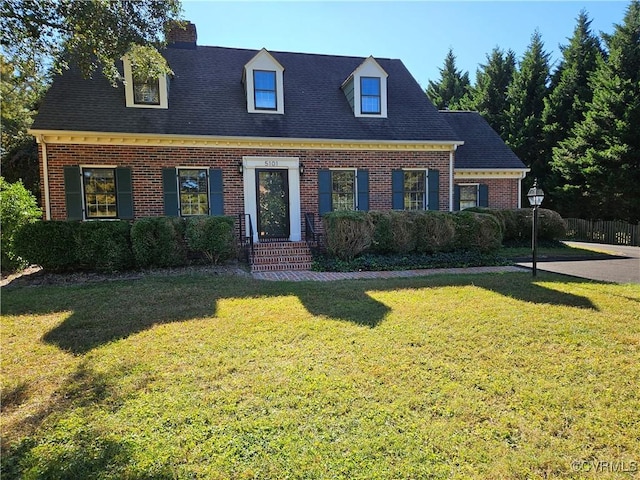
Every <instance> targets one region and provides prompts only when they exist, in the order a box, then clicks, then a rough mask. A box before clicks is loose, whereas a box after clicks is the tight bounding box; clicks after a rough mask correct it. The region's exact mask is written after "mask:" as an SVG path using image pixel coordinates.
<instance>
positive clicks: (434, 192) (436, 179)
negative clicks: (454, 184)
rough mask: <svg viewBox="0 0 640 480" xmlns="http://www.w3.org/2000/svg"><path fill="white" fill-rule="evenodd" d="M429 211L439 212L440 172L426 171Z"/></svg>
mask: <svg viewBox="0 0 640 480" xmlns="http://www.w3.org/2000/svg"><path fill="white" fill-rule="evenodd" d="M427 174H428V177H429V178H428V180H429V181H428V187H429V210H440V172H439V171H438V170H431V169H429V171H428V173H427Z"/></svg>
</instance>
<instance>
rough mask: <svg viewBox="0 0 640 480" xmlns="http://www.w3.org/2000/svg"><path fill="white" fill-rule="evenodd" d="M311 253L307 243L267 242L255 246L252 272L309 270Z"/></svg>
mask: <svg viewBox="0 0 640 480" xmlns="http://www.w3.org/2000/svg"><path fill="white" fill-rule="evenodd" d="M310 268H311V251H310V250H309V247H308V245H307V244H306V243H305V242H266V243H256V244H255V245H254V255H253V262H252V263H251V271H252V272H254V273H255V272H284V271H292V270H309V269H310Z"/></svg>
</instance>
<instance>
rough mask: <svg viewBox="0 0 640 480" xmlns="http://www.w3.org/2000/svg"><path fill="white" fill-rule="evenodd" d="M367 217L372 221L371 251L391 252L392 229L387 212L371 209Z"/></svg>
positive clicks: (392, 249)
mask: <svg viewBox="0 0 640 480" xmlns="http://www.w3.org/2000/svg"><path fill="white" fill-rule="evenodd" d="M369 218H371V221H372V222H373V237H372V241H371V247H370V248H371V251H372V252H376V253H391V252H393V251H394V247H393V230H392V228H391V216H390V215H389V212H378V211H371V212H369Z"/></svg>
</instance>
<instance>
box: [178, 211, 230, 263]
mask: <svg viewBox="0 0 640 480" xmlns="http://www.w3.org/2000/svg"><path fill="white" fill-rule="evenodd" d="M233 225H234V218H233V217H223V216H212V217H207V216H197V217H189V218H188V219H187V228H186V239H187V244H188V245H189V248H190V249H191V250H193V251H195V252H200V253H202V254H204V255H205V256H206V257H207V258H208V259H209V261H210V262H212V263H216V264H217V263H219V262H222V261H225V260H228V259H230V258H232V257H233V256H234V255H235V254H236V246H235V236H234V234H233Z"/></svg>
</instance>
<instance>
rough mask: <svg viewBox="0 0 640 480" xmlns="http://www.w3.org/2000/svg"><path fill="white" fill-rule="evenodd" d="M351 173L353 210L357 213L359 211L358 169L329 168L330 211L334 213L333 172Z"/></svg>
mask: <svg viewBox="0 0 640 480" xmlns="http://www.w3.org/2000/svg"><path fill="white" fill-rule="evenodd" d="M345 171H346V172H353V210H352V211H357V210H358V209H359V207H360V206H359V205H358V169H357V168H351V167H349V168H330V169H329V172H331V211H332V212H336V211H338V210H335V209H334V208H333V172H345Z"/></svg>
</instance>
